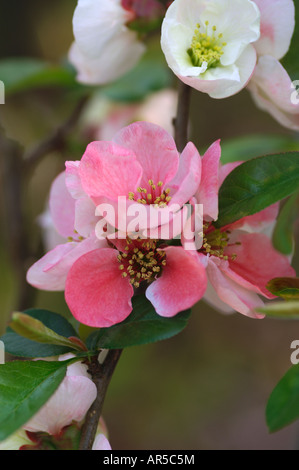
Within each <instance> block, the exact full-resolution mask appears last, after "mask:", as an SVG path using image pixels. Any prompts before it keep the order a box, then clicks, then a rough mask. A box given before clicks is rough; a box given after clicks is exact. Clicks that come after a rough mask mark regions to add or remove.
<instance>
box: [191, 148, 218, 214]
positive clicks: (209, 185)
mask: <svg viewBox="0 0 299 470" xmlns="http://www.w3.org/2000/svg"><path fill="white" fill-rule="evenodd" d="M220 157H221V147H220V140H218V141H216V142H214V143H213V144H212V145H211V146H210V148H209V149H208V150H207V151H206V153H205V154H204V156H203V158H202V177H201V182H200V186H199V190H198V192H197V193H196V198H197V201H198V203H200V204H203V216H204V220H216V219H217V218H218V189H219V162H220Z"/></svg>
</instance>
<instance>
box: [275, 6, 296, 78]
mask: <svg viewBox="0 0 299 470" xmlns="http://www.w3.org/2000/svg"><path fill="white" fill-rule="evenodd" d="M295 3H296V5H295V31H294V34H293V37H292V41H291V45H290V48H289V51H288V52H287V54H286V55H285V56H284V57H283V59H282V60H281V61H280V62H281V63H282V65H283V67H284V68H285V69H286V70H287V72H288V74H289V75H290V77H291V79H292V80H298V77H299V56H298V44H299V4H298V1H297V0H295Z"/></svg>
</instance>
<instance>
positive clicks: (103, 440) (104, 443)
mask: <svg viewBox="0 0 299 470" xmlns="http://www.w3.org/2000/svg"><path fill="white" fill-rule="evenodd" d="M92 450H112V449H111V446H110V443H109V441H108V439H107V437H106V436H105V435H104V434H98V435H97V436H96V438H95V440H94V443H93V446H92Z"/></svg>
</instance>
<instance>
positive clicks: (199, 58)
mask: <svg viewBox="0 0 299 470" xmlns="http://www.w3.org/2000/svg"><path fill="white" fill-rule="evenodd" d="M205 25H206V30H205V32H201V31H200V24H197V29H196V30H195V31H194V36H193V39H192V43H191V47H190V48H189V49H188V51H187V52H188V54H189V56H190V58H191V62H192V64H193V65H194V66H195V67H201V66H202V65H203V64H204V63H206V64H207V69H209V68H211V67H216V66H217V65H218V64H219V62H220V59H221V56H222V55H223V54H224V52H223V48H224V47H225V46H226V42H222V41H221V39H222V37H223V35H222V33H220V34H218V35H216V30H217V28H216V26H213V28H212V31H213V33H212V35H211V34H208V26H209V22H208V21H206V22H205Z"/></svg>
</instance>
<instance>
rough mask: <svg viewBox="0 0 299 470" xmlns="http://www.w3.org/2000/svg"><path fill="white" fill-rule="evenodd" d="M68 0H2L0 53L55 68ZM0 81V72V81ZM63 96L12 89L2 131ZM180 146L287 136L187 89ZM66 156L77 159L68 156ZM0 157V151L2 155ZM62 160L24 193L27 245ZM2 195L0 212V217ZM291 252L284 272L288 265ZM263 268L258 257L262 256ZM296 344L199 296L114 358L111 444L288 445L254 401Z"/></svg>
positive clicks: (288, 331)
mask: <svg viewBox="0 0 299 470" xmlns="http://www.w3.org/2000/svg"><path fill="white" fill-rule="evenodd" d="M75 5H76V2H75V1H68V0H52V1H51V2H40V1H37V0H26V2H23V1H20V0H10V1H7V0H6V1H5V0H2V1H1V5H0V31H1V33H0V34H1V41H0V56H1V59H2V58H5V57H19V56H23V57H36V58H43V59H46V60H49V61H52V62H59V61H60V60H61V58H62V57H63V56H65V55H66V54H67V51H68V48H69V46H70V44H71V42H72V39H73V36H72V25H71V20H72V14H73V10H74V7H75ZM0 79H1V77H0ZM68 105H69V103H64V102H63V95H61V94H59V93H52V92H51V91H49V92H48V93H46V94H42V93H37V94H32V93H28V94H22V95H18V96H15V97H12V98H9V99H8V100H7V102H6V105H5V106H2V107H1V109H0V116H1V123H2V125H4V127H5V130H6V132H7V135H8V136H9V137H10V138H14V139H16V140H17V141H19V142H21V144H22V145H24V147H25V148H27V147H30V146H31V145H32V144H34V143H35V142H36V141H37V140H39V139H41V138H43V137H44V136H45V135H47V133H48V132H49V131H50V130H51V129H53V128H54V127H55V126H56V125H57V124H59V122H60V120H61V119H63V118H64V116H65V115H67V112H68ZM191 134H192V135H191V140H193V141H194V142H195V143H196V144H197V145H198V146H199V147H201V148H206V147H208V146H209V145H210V144H211V143H212V142H213V141H214V140H216V139H218V138H221V139H222V141H223V142H225V141H226V140H227V139H229V138H233V137H236V136H237V137H238V136H242V135H247V134H260V135H264V134H273V135H291V133H290V132H289V131H287V130H286V129H284V128H282V127H281V126H280V125H279V124H277V123H276V122H275V121H274V120H273V119H272V118H271V117H270V116H268V115H267V114H265V113H263V112H260V111H259V110H257V109H256V107H255V106H254V104H253V102H252V100H251V97H250V95H249V93H248V92H247V91H246V90H245V91H242V92H241V93H240V94H239V95H237V96H235V97H232V98H229V99H226V100H222V101H216V100H211V99H210V98H209V97H208V96H206V95H201V94H199V93H196V92H193V94H192V127H191ZM76 157H77V156H76ZM0 158H1V159H5V158H6V156H5V155H1V157H0ZM65 158H67V159H75V156H74V155H72V154H71V153H70V154H68V155H66V156H65V155H63V156H61V155H59V154H58V153H55V154H51V155H49V156H48V157H47V158H45V159H44V160H43V162H42V163H41V164H40V165H39V166H38V167H37V168H36V170H35V173H34V175H33V177H32V179H31V181H30V185H28V187H27V188H25V197H26V201H27V204H26V214H25V217H26V218H28V227H31V226H32V229H31V228H30V230H32V233H30V236H31V238H32V243H35V237H36V232H37V230H38V227H37V224H35V223H34V222H32V221H35V219H36V217H37V216H38V215H39V214H40V213H41V212H43V210H44V207H45V203H46V198H47V194H48V190H49V187H50V184H51V181H52V179H53V178H54V176H55V175H56V174H57V173H58V172H59V171H60V170H61V169H62V168H63V161H64V159H65ZM4 209H5V208H4V207H3V199H2V204H1V210H2V211H3V210H4ZM1 214H2V212H0V217H1V220H0V222H1V232H0V241H1V247H0V330H1V331H0V332H3V331H4V328H5V325H6V322H7V320H8V317H9V314H10V312H11V311H12V310H13V309H14V308H15V298H16V281H15V277H14V274H13V271H12V267H11V262H10V258H9V255H8V252H7V247H6V243H7V238H6V237H7V232H6V227H5V222H4V219H3V217H2V215H1ZM296 260H298V256H297V255H296V256H295V261H294V265H295V266H296V265H298V261H296ZM261 262H262V260H261ZM30 306H32V307H33V306H34V307H36V306H41V307H43V308H46V309H49V310H54V311H57V312H60V313H67V311H66V307H65V304H64V300H63V294H61V293H38V295H37V299H36V301H35V305H30ZM295 339H299V325H298V323H296V322H293V321H278V320H276V321H274V320H251V319H248V318H246V317H244V316H242V315H240V314H235V315H232V316H224V315H222V314H221V313H218V312H216V311H215V310H213V309H211V308H210V307H208V306H207V305H206V304H205V303H204V302H203V301H202V302H200V303H199V304H198V305H197V306H196V307H195V308H194V309H193V315H192V319H191V321H190V323H189V325H188V327H187V328H186V329H185V330H184V332H183V333H181V334H180V335H178V336H177V337H175V338H173V339H171V340H168V341H165V342H161V343H157V344H153V345H149V346H143V347H138V348H129V349H127V350H126V351H125V352H124V353H123V356H122V358H121V360H120V363H119V365H118V367H117V370H116V372H115V375H114V377H113V380H112V383H111V386H110V389H109V392H108V396H107V399H106V403H105V407H104V418H105V420H106V423H107V425H108V428H109V431H110V441H111V445H112V447H113V448H114V449H179V450H183V449H207V450H208V449H213V450H220V449H232V450H247V449H249V450H258V449H265V450H266V449H282V450H287V449H295V448H298V447H299V426H298V424H296V423H295V424H294V425H292V426H290V427H288V428H286V429H285V430H283V431H281V432H279V433H276V434H273V435H269V433H268V431H267V427H266V423H265V417H264V414H265V406H266V402H267V399H268V397H269V394H270V392H271V390H272V389H273V387H274V386H275V385H276V383H277V382H278V380H279V379H280V378H281V377H282V375H283V374H284V373H285V372H286V371H287V370H288V368H289V367H290V365H291V364H290V354H291V350H290V344H291V342H292V341H293V340H295Z"/></svg>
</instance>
